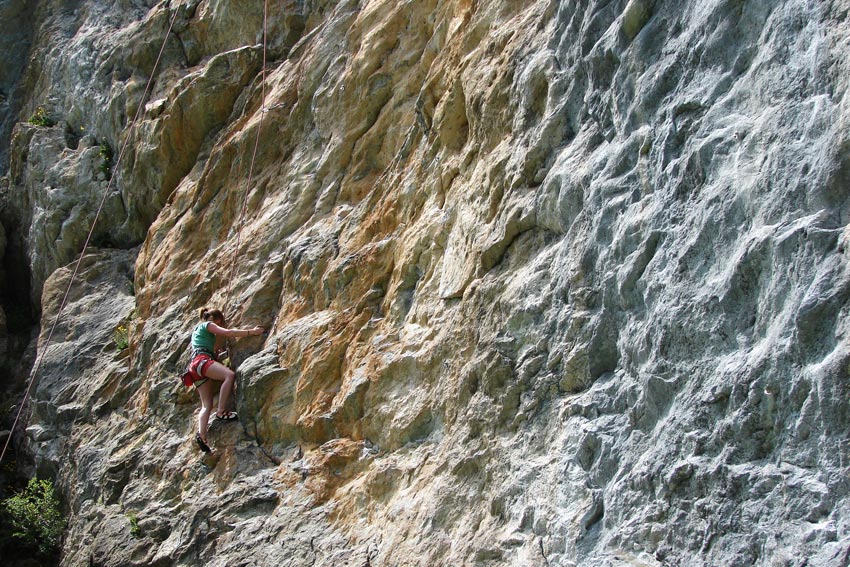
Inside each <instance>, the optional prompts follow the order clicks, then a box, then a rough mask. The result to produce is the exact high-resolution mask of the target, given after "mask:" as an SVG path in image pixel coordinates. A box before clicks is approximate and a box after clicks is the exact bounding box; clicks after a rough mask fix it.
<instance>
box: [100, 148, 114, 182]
mask: <svg viewBox="0 0 850 567" xmlns="http://www.w3.org/2000/svg"><path fill="white" fill-rule="evenodd" d="M99 154H100V159H101V162H100V172H101V173H103V175H104V176H105V177H106V178H107V179H109V177H110V176H111V175H112V148H110V147H109V144H106V143H104V142H101V143H100V152H99Z"/></svg>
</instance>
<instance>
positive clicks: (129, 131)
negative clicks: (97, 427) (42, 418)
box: [0, 9, 179, 462]
mask: <svg viewBox="0 0 850 567" xmlns="http://www.w3.org/2000/svg"><path fill="white" fill-rule="evenodd" d="M178 13H179V10H177V9H175V10H174V15H173V16H172V17H171V23H170V24H169V25H168V31H167V32H165V39H164V40H163V41H162V47H160V49H159V55H157V57H156V62H155V63H154V65H153V69H152V70H151V75H150V77H149V78H148V84H147V86H146V87H145V92H144V93H142V98H141V100H140V101H139V107H138V108H137V109H136V114H135V116H134V117H133V121H132V122H131V123H130V126H129V127H128V129H127V136H126V137H125V139H124V142H123V143H122V145H121V151H120V152H119V153H118V160H117V161H116V162H115V167H114V168H112V175H110V176H109V182H108V183H107V184H106V189H104V191H103V197H102V198H101V200H100V205H99V206H98V208H97V213H95V215H94V220H92V223H91V228H90V229H89V233H88V236H86V241H85V243H84V244H83V250H82V252H80V257H79V258H78V259H77V262H76V264H75V265H74V272H73V273H72V274H71V279H70V280H69V281H68V287H67V289H66V290H65V295H64V296H63V297H62V303H61V304H60V306H59V311H58V312H57V313H56V318H55V319H54V320H53V325H52V326H51V327H50V333H48V335H47V340H46V341H45V343H44V348H43V349H42V351H41V354H39V356H38V358H37V359H36V363H35V367H34V368H33V371H32V373H31V374H30V380H29V384H28V385H27V390H26V392H25V393H24V399H23V400H22V401H21V406H20V407H19V408H18V413H17V414H16V415H15V421H14V423H13V424H12V429H11V431H10V432H9V437H7V438H6V444H5V445H4V446H3V451H2V452H0V462H3V458H4V457H5V456H6V450H7V449H8V448H9V442H10V441H11V440H12V433H13V432H14V431H15V427H16V426H17V425H18V421H19V420H20V418H21V414H22V413H23V411H24V407H25V406H26V403H27V400H28V399H29V395H30V392H31V391H32V386H33V384H34V383H35V378H36V377H37V376H38V371H39V369H40V368H41V363H42V361H43V360H44V355H45V353H46V352H47V348H48V347H49V346H50V340H51V339H52V338H53V332H54V331H55V330H56V326H57V325H58V324H59V319H60V318H61V316H62V312H63V311H64V310H65V305H66V304H67V302H68V296H69V295H70V293H71V286H72V285H73V283H74V279H75V278H76V277H77V273H78V272H79V271H80V264H81V263H82V261H83V256H85V254H86V250H87V249H88V247H89V243H90V242H91V238H92V235H93V234H94V228H95V225H96V224H97V221H98V219H99V218H100V213H101V212H102V211H103V205H104V204H105V203H106V198H107V196H109V189H110V188H111V187H112V182H113V181H114V180H115V172H116V171H118V167H119V166H120V165H121V160H122V159H123V157H124V152H125V150H126V149H127V145H128V143H129V141H130V138H131V134H132V132H133V130H134V128H135V127H136V122H137V121H138V119H139V117H140V116H141V114H142V109H143V108H144V106H145V99H146V98H147V96H148V93H149V91H150V88H151V85H152V84H153V78H154V76H156V70H157V67H159V62H160V60H161V59H162V54H163V53H164V52H165V44H166V43H167V42H168V36H169V35H171V30H172V29H173V28H174V22H175V21H176V20H177V14H178Z"/></svg>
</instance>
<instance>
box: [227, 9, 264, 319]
mask: <svg viewBox="0 0 850 567" xmlns="http://www.w3.org/2000/svg"><path fill="white" fill-rule="evenodd" d="M268 12H269V2H268V0H264V2H263V69H262V75H261V79H260V80H261V85H260V86H261V89H262V100H261V102H260V121H259V123H258V124H257V136H256V137H255V138H254V150H253V152H252V153H251V165H250V166H249V168H248V184H247V186H246V187H245V194H244V195H243V196H242V207H241V210H240V212H239V219H238V221H237V223H236V227H237V228H236V247H235V248H234V249H233V257H232V259H231V261H230V275H229V277H228V283H227V293H226V294H225V304H227V305H229V304H230V300H231V299H232V295H233V284H234V281H235V276H236V259H237V256H238V254H239V248H240V246H241V245H242V223H243V221H244V219H245V211H246V210H247V208H248V193H250V191H251V182H252V181H253V180H254V164H255V163H256V161H257V150H258V148H259V147H260V134H261V132H262V129H263V118H265V115H266V42H267V40H266V33H267V30H268ZM246 104H247V103H246Z"/></svg>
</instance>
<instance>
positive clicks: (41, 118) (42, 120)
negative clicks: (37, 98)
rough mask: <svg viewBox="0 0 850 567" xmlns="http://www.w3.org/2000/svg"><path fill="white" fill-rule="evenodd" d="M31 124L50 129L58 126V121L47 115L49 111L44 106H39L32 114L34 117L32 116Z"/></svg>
mask: <svg viewBox="0 0 850 567" xmlns="http://www.w3.org/2000/svg"><path fill="white" fill-rule="evenodd" d="M30 124H34V125H36V126H44V127H46V128H50V127H51V126H54V125H55V124H56V121H55V120H53V118H51V117H50V115H49V114H47V111H46V110H45V109H44V107H43V106H39V107H38V108H36V109H35V112H33V113H32V116H30Z"/></svg>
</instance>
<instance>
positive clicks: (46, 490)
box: [0, 478, 66, 565]
mask: <svg viewBox="0 0 850 567" xmlns="http://www.w3.org/2000/svg"><path fill="white" fill-rule="evenodd" d="M65 526H66V520H65V518H64V517H63V516H62V512H61V510H60V507H59V498H58V496H57V495H56V492H55V491H54V489H53V483H52V482H50V481H49V480H40V479H37V478H32V479H30V481H29V483H28V484H27V487H26V489H24V490H23V491H22V492H21V493H19V494H16V495H15V496H12V497H10V498H6V499H5V500H3V501H2V503H0V556H2V557H3V558H4V559H8V560H13V559H14V560H19V561H26V562H28V563H29V564H32V563H33V562H37V563H36V564H42V565H48V564H55V563H56V561H57V559H58V556H59V551H60V547H61V544H62V533H63V532H64V531H65ZM11 564H22V563H16V562H15V561H12V562H11Z"/></svg>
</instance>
